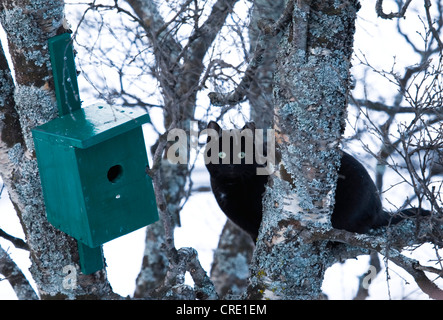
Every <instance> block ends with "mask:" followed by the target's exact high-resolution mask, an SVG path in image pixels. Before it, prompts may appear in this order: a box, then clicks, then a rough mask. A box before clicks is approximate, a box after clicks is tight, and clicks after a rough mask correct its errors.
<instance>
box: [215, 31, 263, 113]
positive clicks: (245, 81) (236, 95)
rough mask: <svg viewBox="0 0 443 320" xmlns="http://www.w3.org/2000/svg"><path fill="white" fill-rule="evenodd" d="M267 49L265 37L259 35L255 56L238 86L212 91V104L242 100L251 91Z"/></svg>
mask: <svg viewBox="0 0 443 320" xmlns="http://www.w3.org/2000/svg"><path fill="white" fill-rule="evenodd" d="M264 51H265V48H264V39H263V37H259V39H258V41H257V46H256V48H255V51H254V56H253V58H252V60H251V62H250V63H249V65H248V67H247V69H246V71H245V74H244V76H243V78H242V80H241V81H240V83H239V84H238V86H237V88H235V89H234V90H233V91H231V92H229V93H221V92H210V93H209V94H208V97H209V99H210V101H211V104H213V105H214V106H220V107H221V106H225V105H231V106H232V105H236V104H237V103H239V102H241V101H242V100H243V99H244V98H245V96H246V94H247V93H248V91H249V88H250V85H251V82H252V81H253V79H254V76H255V73H256V71H257V68H258V66H259V65H260V64H261V61H262V58H263V53H264Z"/></svg>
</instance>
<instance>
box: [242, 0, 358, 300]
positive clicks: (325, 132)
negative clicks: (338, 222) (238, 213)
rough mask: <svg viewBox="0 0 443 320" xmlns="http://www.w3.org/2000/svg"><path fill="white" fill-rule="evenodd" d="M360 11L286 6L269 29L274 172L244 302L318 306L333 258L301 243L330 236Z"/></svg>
mask: <svg viewBox="0 0 443 320" xmlns="http://www.w3.org/2000/svg"><path fill="white" fill-rule="evenodd" d="M358 8H359V5H358V2H356V1H346V0H343V1H332V0H329V1H320V0H312V1H307V0H302V1H289V2H288V3H287V7H286V9H285V13H284V16H283V17H282V18H280V19H279V21H277V23H276V24H274V26H276V28H278V29H279V31H280V33H281V34H282V38H281V42H280V45H279V52H278V56H277V63H276V74H275V77H274V98H275V101H274V114H275V115H276V118H275V122H274V129H275V130H276V137H277V141H276V143H277V148H278V153H279V155H278V156H277V158H278V159H277V160H278V161H279V165H278V168H277V169H278V170H277V171H276V173H275V174H274V175H273V176H272V177H271V178H272V179H271V183H270V186H271V187H270V188H268V190H267V192H266V194H265V199H264V214H263V222H262V226H261V230H260V235H259V239H258V242H257V248H256V250H255V252H254V257H253V263H252V268H251V273H252V275H251V283H250V286H249V288H248V296H249V298H260V299H267V298H271V299H319V298H322V291H321V285H322V282H323V276H324V272H325V270H326V269H327V267H328V266H330V265H331V264H332V263H333V262H335V258H334V256H333V254H332V251H331V250H330V249H329V248H328V247H329V245H330V244H329V243H328V242H327V241H315V240H314V241H305V240H304V238H303V236H302V235H303V233H305V232H309V231H310V230H320V231H323V230H324V231H326V230H329V229H331V224H330V218H329V217H330V213H331V212H332V208H333V199H334V190H335V186H336V179H337V168H338V165H339V163H340V154H339V141H340V137H341V134H342V132H343V130H344V121H345V115H346V105H347V94H348V88H349V69H350V67H351V64H350V59H351V54H352V45H353V35H354V30H355V19H356V13H357V10H358ZM311 240H312V239H311Z"/></svg>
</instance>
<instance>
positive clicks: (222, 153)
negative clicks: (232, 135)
mask: <svg viewBox="0 0 443 320" xmlns="http://www.w3.org/2000/svg"><path fill="white" fill-rule="evenodd" d="M218 157H219V158H220V159H224V158H226V152H223V151H221V152H219V153H218Z"/></svg>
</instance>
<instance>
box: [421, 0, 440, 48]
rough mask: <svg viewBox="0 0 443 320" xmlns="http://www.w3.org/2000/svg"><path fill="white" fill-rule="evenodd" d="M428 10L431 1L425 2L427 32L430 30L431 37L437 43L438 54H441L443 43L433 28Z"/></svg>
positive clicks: (426, 0)
mask: <svg viewBox="0 0 443 320" xmlns="http://www.w3.org/2000/svg"><path fill="white" fill-rule="evenodd" d="M430 8H431V1H430V0H425V11H426V20H428V25H429V30H431V33H432V35H433V36H434V38H435V40H436V41H437V43H438V47H439V49H440V52H443V43H442V41H441V39H440V35H439V33H438V31H437V30H436V29H435V28H434V26H433V22H432V17H431V13H430Z"/></svg>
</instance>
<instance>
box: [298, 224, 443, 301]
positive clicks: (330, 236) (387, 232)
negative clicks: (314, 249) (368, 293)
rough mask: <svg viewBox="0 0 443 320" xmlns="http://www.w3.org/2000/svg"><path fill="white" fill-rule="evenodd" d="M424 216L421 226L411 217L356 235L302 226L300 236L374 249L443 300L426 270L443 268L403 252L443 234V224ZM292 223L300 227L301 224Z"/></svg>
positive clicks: (439, 290)
mask: <svg viewBox="0 0 443 320" xmlns="http://www.w3.org/2000/svg"><path fill="white" fill-rule="evenodd" d="M422 219H423V221H421V222H420V223H419V224H417V225H415V224H414V222H413V221H412V220H413V219H407V220H405V221H403V222H400V223H399V224H397V225H393V226H389V227H383V228H379V229H377V230H372V231H371V233H370V234H355V233H352V232H348V231H345V230H337V229H330V230H328V231H326V232H323V231H321V230H312V229H306V228H303V229H301V232H300V237H302V238H303V240H304V241H305V242H314V241H318V240H329V241H334V242H340V243H343V244H346V245H350V246H352V247H359V248H362V249H369V250H374V251H376V252H378V253H380V254H382V255H383V256H385V257H386V258H387V259H389V260H391V261H392V262H394V263H395V264H397V265H398V266H400V267H402V268H403V269H404V270H405V271H407V272H408V273H409V274H410V275H411V276H412V277H413V278H414V280H415V281H416V282H417V285H418V286H419V287H420V289H421V290H422V291H423V292H424V293H426V294H427V295H428V296H429V297H430V298H432V299H438V300H443V290H442V289H440V288H439V287H438V286H437V285H436V284H435V283H433V282H432V281H431V280H430V279H429V278H428V277H427V276H426V274H425V273H424V271H429V272H433V273H436V274H438V275H441V274H442V273H443V270H438V269H435V268H431V267H426V266H421V265H420V263H419V262H418V261H416V260H414V259H411V258H408V257H406V256H404V255H402V254H401V251H402V249H403V248H405V247H408V246H412V245H417V244H422V243H425V242H428V241H431V242H432V239H433V238H434V235H433V233H435V232H437V233H441V232H442V231H443V225H442V224H441V223H440V224H438V223H435V224H433V223H432V218H430V217H426V218H422ZM292 225H293V226H297V224H292ZM386 236H387V238H386ZM344 251H346V250H344Z"/></svg>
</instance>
